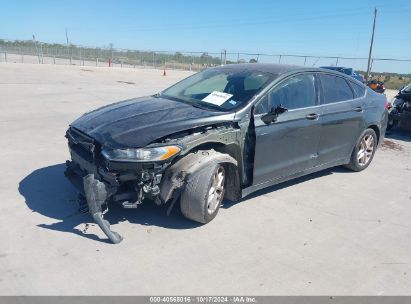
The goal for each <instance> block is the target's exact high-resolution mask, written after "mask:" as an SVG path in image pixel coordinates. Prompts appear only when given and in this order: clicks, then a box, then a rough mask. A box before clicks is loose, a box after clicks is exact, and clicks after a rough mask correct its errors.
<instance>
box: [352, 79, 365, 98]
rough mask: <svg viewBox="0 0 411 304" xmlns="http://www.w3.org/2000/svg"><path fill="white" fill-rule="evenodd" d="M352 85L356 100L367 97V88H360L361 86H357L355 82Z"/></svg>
mask: <svg viewBox="0 0 411 304" xmlns="http://www.w3.org/2000/svg"><path fill="white" fill-rule="evenodd" d="M350 84H351V87H352V88H353V90H354V94H355V98H360V97H363V96H364V95H365V88H364V87H363V86H360V85H359V84H356V83H354V82H350Z"/></svg>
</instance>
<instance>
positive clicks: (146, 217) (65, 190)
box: [19, 164, 350, 243]
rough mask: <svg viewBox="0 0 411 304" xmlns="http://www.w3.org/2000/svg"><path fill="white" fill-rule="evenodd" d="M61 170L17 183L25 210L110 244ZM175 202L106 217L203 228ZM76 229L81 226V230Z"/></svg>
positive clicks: (113, 209) (114, 209) (115, 209)
mask: <svg viewBox="0 0 411 304" xmlns="http://www.w3.org/2000/svg"><path fill="white" fill-rule="evenodd" d="M64 170H65V164H57V165H52V166H48V167H44V168H40V169H37V170H35V171H33V172H32V173H30V174H29V175H27V176H26V177H25V178H24V179H23V180H21V181H20V183H19V192H20V194H21V195H22V196H23V197H24V198H25V201H26V204H27V206H28V208H30V209H31V210H32V211H33V212H37V213H39V214H41V215H43V216H46V217H48V218H51V219H55V220H57V222H55V223H52V224H39V225H38V227H41V228H44V229H51V230H55V231H61V232H66V233H73V234H76V235H79V236H82V237H85V238H89V239H92V240H98V241H101V242H106V243H109V241H108V240H107V239H105V238H104V239H101V238H99V237H98V236H97V235H93V234H90V233H87V227H88V225H87V223H92V222H93V220H92V219H91V216H90V215H89V214H88V213H86V214H81V213H79V212H78V207H79V205H78V201H77V190H76V189H75V188H74V186H72V185H71V183H70V182H69V181H68V180H67V179H66V178H65V176H64ZM348 172H350V171H348V170H346V169H344V168H342V167H336V168H332V169H327V170H323V171H320V172H317V173H313V174H310V175H307V176H304V177H300V178H297V179H294V180H291V181H288V182H284V183H281V184H278V185H275V186H272V187H268V188H266V189H263V190H259V191H257V192H255V193H252V194H250V195H249V196H247V197H245V198H243V199H241V200H240V201H238V202H242V201H246V200H250V199H252V198H254V197H256V196H259V195H263V194H267V193H270V192H274V191H277V190H280V189H283V188H287V187H290V186H293V185H296V184H299V183H302V182H305V181H307V180H310V179H313V178H319V177H323V176H326V175H330V174H333V173H348ZM238 202H237V203H238ZM178 203H179V202H177V203H176V204H175V206H174V208H173V210H172V212H171V213H170V215H169V216H167V214H166V213H167V209H168V207H169V206H168V205H162V206H157V205H155V204H154V203H152V202H144V203H143V204H141V206H139V207H138V208H137V209H131V210H130V209H129V210H124V209H123V208H122V207H121V206H120V205H119V204H111V206H110V209H109V211H108V212H107V214H106V215H105V218H106V219H107V220H108V221H109V222H110V224H117V223H121V222H124V221H128V222H129V223H131V224H140V225H142V226H159V227H164V228H168V229H193V228H196V227H199V226H201V225H202V224H199V223H196V222H193V221H190V220H187V219H186V218H184V217H183V215H182V214H181V211H180V208H179V207H178ZM235 204H236V203H234V202H230V201H224V203H223V205H222V208H224V209H228V208H230V207H232V206H234V205H235ZM81 224H84V225H81ZM79 227H83V230H82V229H81V228H79ZM114 230H115V228H114Z"/></svg>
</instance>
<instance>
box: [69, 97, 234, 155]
mask: <svg viewBox="0 0 411 304" xmlns="http://www.w3.org/2000/svg"><path fill="white" fill-rule="evenodd" d="M233 119H234V113H225V112H218V111H215V110H208V109H201V108H196V107H193V106H192V105H189V104H185V103H182V102H178V101H173V100H169V99H165V98H160V97H142V98H136V99H129V100H125V101H121V102H117V103H114V104H111V105H108V106H104V107H102V108H99V109H97V110H94V111H91V112H88V113H86V114H84V115H83V116H81V117H80V118H78V119H77V120H75V121H74V122H73V123H72V124H71V125H70V126H71V127H74V128H76V129H78V130H80V131H81V132H84V133H86V134H88V135H89V136H91V137H93V138H94V139H96V140H97V141H98V142H100V143H101V144H102V145H103V146H105V147H109V148H125V147H132V148H139V147H143V146H146V145H148V144H149V143H151V142H152V141H154V140H156V139H158V138H161V137H164V136H167V135H169V134H172V133H175V132H179V131H184V130H187V129H190V128H195V127H200V126H205V125H210V124H214V123H221V122H227V121H232V120H233Z"/></svg>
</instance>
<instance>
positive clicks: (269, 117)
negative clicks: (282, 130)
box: [261, 104, 288, 125]
mask: <svg viewBox="0 0 411 304" xmlns="http://www.w3.org/2000/svg"><path fill="white" fill-rule="evenodd" d="M287 111H288V109H287V108H285V107H283V106H282V105H281V104H280V105H278V106H277V107H273V108H272V109H271V111H270V112H268V113H267V114H265V115H263V116H261V120H262V121H263V122H264V123H265V124H267V125H268V124H270V123H273V122H275V121H276V120H277V118H278V115H280V114H282V113H284V112H287Z"/></svg>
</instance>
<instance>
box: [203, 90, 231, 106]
mask: <svg viewBox="0 0 411 304" xmlns="http://www.w3.org/2000/svg"><path fill="white" fill-rule="evenodd" d="M231 97H233V94H227V93H223V92H218V91H214V92H212V93H210V94H209V95H208V96H206V97H205V98H203V100H202V101H205V102H208V103H212V104H215V105H217V106H221V105H222V104H223V103H225V102H226V101H227V100H229V99H230V98H231Z"/></svg>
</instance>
